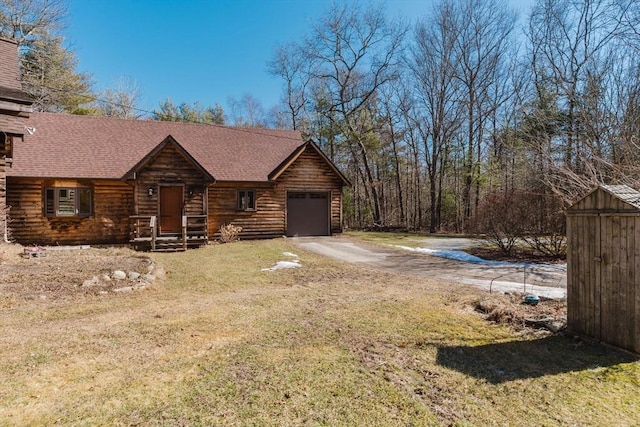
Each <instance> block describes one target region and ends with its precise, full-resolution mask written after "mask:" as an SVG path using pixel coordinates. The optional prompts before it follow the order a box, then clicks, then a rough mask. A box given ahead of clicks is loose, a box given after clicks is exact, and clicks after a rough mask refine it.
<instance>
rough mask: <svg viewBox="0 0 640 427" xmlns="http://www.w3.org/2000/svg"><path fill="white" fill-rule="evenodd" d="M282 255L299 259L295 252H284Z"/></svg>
mask: <svg viewBox="0 0 640 427" xmlns="http://www.w3.org/2000/svg"><path fill="white" fill-rule="evenodd" d="M282 255H284V256H286V257H289V258H298V255H296V254H294V253H293V252H282Z"/></svg>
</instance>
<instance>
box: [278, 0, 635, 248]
mask: <svg viewBox="0 0 640 427" xmlns="http://www.w3.org/2000/svg"><path fill="white" fill-rule="evenodd" d="M425 13H426V14H425V16H424V17H423V18H421V19H419V20H418V21H417V22H415V23H412V24H407V22H406V21H405V22H400V21H396V22H392V21H390V20H389V18H388V14H387V13H386V11H385V10H384V8H382V7H379V6H372V5H365V4H356V3H351V2H348V3H345V4H341V5H337V6H334V7H333V8H332V9H331V10H330V11H329V12H328V13H327V14H326V15H325V16H324V17H323V18H322V19H320V20H318V22H317V24H316V26H315V27H314V28H313V29H312V30H311V31H310V32H309V34H308V36H307V38H306V39H304V40H303V41H302V42H298V43H289V44H286V45H283V46H280V47H279V48H278V49H276V51H275V52H274V55H273V59H272V61H271V62H270V64H269V67H270V71H271V73H272V74H274V75H276V76H279V77H280V78H281V79H282V81H283V82H284V89H285V90H284V96H283V101H284V102H283V104H284V106H285V107H286V108H285V109H286V112H287V115H288V119H289V120H288V122H289V126H291V127H294V128H296V129H300V130H301V131H302V132H303V133H305V134H306V135H308V136H309V137H311V138H313V139H314V140H316V141H318V142H319V144H320V146H321V147H322V148H323V150H324V151H325V152H326V153H327V154H328V155H329V157H330V158H331V159H332V160H333V161H334V162H336V163H337V164H338V166H339V167H340V168H341V169H342V170H343V171H345V172H346V174H347V175H348V177H349V178H350V179H351V182H352V184H353V188H352V189H351V190H350V191H349V194H348V195H347V197H346V198H345V201H346V202H345V214H346V215H345V218H346V220H347V225H349V226H352V227H370V226H380V227H402V228H408V229H426V230H429V231H430V232H438V231H443V230H446V231H454V232H462V231H472V230H478V227H480V230H479V231H483V232H490V230H491V229H496V228H499V227H498V225H497V222H498V221H499V217H503V221H507V220H514V219H515V218H516V216H514V215H515V212H516V211H518V212H519V214H518V215H517V218H520V223H522V222H523V221H524V219H523V218H528V219H527V221H528V224H527V225H526V226H525V224H521V225H522V226H521V227H519V228H522V229H523V230H524V231H523V233H524V234H527V233H529V232H530V231H526V230H532V229H536V230H538V231H539V232H544V233H555V232H558V231H560V232H562V231H563V230H557V229H558V228H562V227H563V225H562V224H563V222H562V221H558V220H557V218H558V213H560V214H561V213H562V209H563V208H564V206H565V205H566V203H568V202H571V201H575V200H576V198H577V197H579V196H580V195H583V194H585V193H586V191H587V190H589V189H591V188H593V187H594V186H595V185H597V183H599V182H609V183H627V184H629V185H632V186H637V185H638V184H639V183H640V145H639V143H638V127H639V126H640V121H639V118H640V117H639V116H638V114H639V113H640V110H639V106H640V105H639V104H638V101H639V100H640V98H639V97H638V94H639V93H640V92H639V89H640V73H639V72H640V68H639V65H638V62H637V61H635V60H634V59H633V58H636V57H637V54H638V53H639V50H640V33H639V32H638V30H637V28H640V25H639V24H640V5H639V4H638V3H637V2H635V1H633V0H575V1H573V0H567V1H562V2H558V1H555V0H538V1H537V2H536V3H535V5H534V7H533V9H532V10H531V12H530V15H529V16H527V17H520V18H519V17H518V16H517V14H516V13H515V12H513V11H512V10H510V9H509V8H508V6H507V4H506V3H505V2H502V1H497V0H460V1H451V0H443V1H440V2H438V4H437V5H435V7H433V9H432V10H431V11H425ZM513 205H518V206H519V207H518V209H515V207H514V206H513ZM506 208H513V209H512V211H511V212H512V213H513V215H507V216H506V217H505V215H501V214H502V213H504V212H505V209H506ZM506 228H507V229H509V230H514V231H515V229H516V228H517V227H514V226H513V225H510V226H508V227H506ZM525 229H526V230H525ZM538 243H540V242H538Z"/></svg>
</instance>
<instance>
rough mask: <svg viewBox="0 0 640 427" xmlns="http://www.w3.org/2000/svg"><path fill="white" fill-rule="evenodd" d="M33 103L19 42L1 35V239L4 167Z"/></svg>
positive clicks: (4, 224)
mask: <svg viewBox="0 0 640 427" xmlns="http://www.w3.org/2000/svg"><path fill="white" fill-rule="evenodd" d="M32 103H33V101H32V100H31V98H30V97H29V96H28V95H27V94H26V93H24V92H23V91H22V84H21V83H20V71H19V67H18V44H17V43H16V42H15V41H13V40H9V39H5V38H2V37H0V232H1V233H2V235H3V236H2V238H3V240H7V239H8V237H9V236H8V227H7V216H6V214H7V203H6V189H7V179H6V171H7V169H8V168H10V167H11V165H12V163H13V147H14V146H15V145H16V144H19V143H21V142H22V140H23V138H24V134H25V131H26V129H27V127H26V120H27V118H28V117H29V114H30V113H31V112H32Z"/></svg>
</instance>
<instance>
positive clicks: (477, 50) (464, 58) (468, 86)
mask: <svg viewBox="0 0 640 427" xmlns="http://www.w3.org/2000/svg"><path fill="white" fill-rule="evenodd" d="M458 5H459V7H457V8H456V9H455V17H454V19H455V27H456V28H457V32H458V34H457V37H456V38H455V52H456V53H455V55H456V57H455V59H456V64H457V78H458V79H459V80H460V83H461V85H462V88H463V93H464V95H463V96H464V100H463V105H464V109H465V113H466V114H465V127H466V135H465V137H466V138H465V142H464V145H465V153H466V154H465V157H464V164H463V170H464V187H463V194H462V198H463V205H464V219H465V220H466V219H468V218H469V217H470V216H471V214H472V190H473V188H474V186H475V189H476V191H475V203H476V206H477V204H478V202H479V196H480V195H479V178H480V172H481V169H480V165H481V162H482V152H483V139H484V136H485V130H486V125H487V119H488V118H489V116H490V115H492V114H494V113H495V109H496V107H497V105H496V100H495V99H492V91H493V94H495V93H496V92H495V87H496V85H499V84H501V82H500V77H501V71H502V67H504V66H505V62H506V58H507V57H508V53H509V51H510V49H511V48H512V41H511V40H512V33H513V30H514V26H515V22H516V14H515V13H514V12H512V11H511V10H509V9H508V8H507V7H506V6H505V5H504V3H502V2H498V1H496V0H464V1H462V2H460V3H459V4H458Z"/></svg>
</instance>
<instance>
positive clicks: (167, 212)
mask: <svg viewBox="0 0 640 427" xmlns="http://www.w3.org/2000/svg"><path fill="white" fill-rule="evenodd" d="M159 222H160V233H161V234H174V233H181V232H182V186H164V185H163V186H160V221H159Z"/></svg>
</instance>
